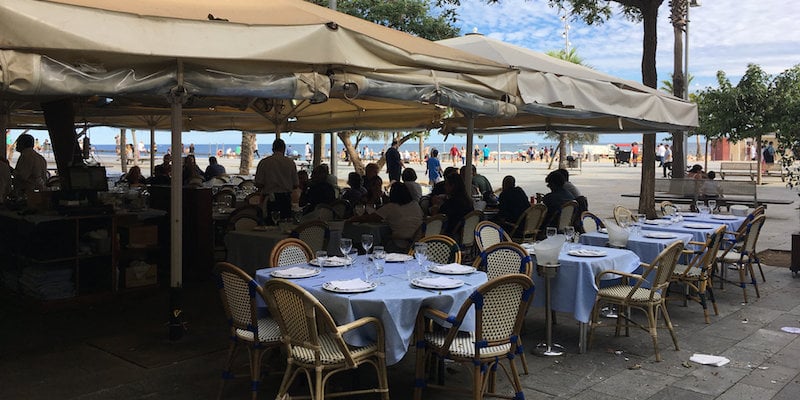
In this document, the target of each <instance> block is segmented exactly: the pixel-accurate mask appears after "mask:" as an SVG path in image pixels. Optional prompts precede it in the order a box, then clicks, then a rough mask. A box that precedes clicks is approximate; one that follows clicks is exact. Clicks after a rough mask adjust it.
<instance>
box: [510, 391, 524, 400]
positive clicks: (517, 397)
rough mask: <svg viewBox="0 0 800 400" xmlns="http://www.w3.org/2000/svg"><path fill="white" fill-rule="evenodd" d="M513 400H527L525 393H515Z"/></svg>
mask: <svg viewBox="0 0 800 400" xmlns="http://www.w3.org/2000/svg"><path fill="white" fill-rule="evenodd" d="M512 400H525V393H523V392H517V393H514V398H513V399H512Z"/></svg>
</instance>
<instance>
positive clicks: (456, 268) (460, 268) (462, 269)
mask: <svg viewBox="0 0 800 400" xmlns="http://www.w3.org/2000/svg"><path fill="white" fill-rule="evenodd" d="M434 268H435V271H437V272H443V273H447V274H468V273H470V272H473V271H475V268H472V267H470V266H467V265H461V264H458V263H451V264H445V265H437V266H435V267H434Z"/></svg>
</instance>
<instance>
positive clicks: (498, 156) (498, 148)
mask: <svg viewBox="0 0 800 400" xmlns="http://www.w3.org/2000/svg"><path fill="white" fill-rule="evenodd" d="M500 150H501V149H500V135H497V172H500Z"/></svg>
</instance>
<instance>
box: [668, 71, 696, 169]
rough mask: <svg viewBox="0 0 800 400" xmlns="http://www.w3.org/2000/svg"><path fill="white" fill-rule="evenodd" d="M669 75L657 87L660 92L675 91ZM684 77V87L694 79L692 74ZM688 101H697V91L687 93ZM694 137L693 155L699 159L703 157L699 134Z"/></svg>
mask: <svg viewBox="0 0 800 400" xmlns="http://www.w3.org/2000/svg"><path fill="white" fill-rule="evenodd" d="M669 77H670V79H669V80H667V79H664V80H662V81H661V87H660V88H658V90H660V91H662V92H665V93H669V94H673V93H675V90H674V89H673V85H672V82H673V81H674V80H675V79H674V77H673V76H672V74H669ZM686 78H687V79H686V87H690V86H691V85H692V81H693V80H694V75H692V74H687V75H686ZM689 101H690V102H692V103H695V104H696V103H697V93H689ZM691 133H692V132H690V134H691ZM694 137H695V139H697V149H696V151H695V157H696V158H697V159H698V160H699V159H700V158H701V157H703V150H702V148H701V147H700V135H699V134H695V135H694Z"/></svg>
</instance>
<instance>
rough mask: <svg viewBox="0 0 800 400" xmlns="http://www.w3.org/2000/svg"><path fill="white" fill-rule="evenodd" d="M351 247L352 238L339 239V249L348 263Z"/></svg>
mask: <svg viewBox="0 0 800 400" xmlns="http://www.w3.org/2000/svg"><path fill="white" fill-rule="evenodd" d="M352 249H353V240H352V239H348V238H341V239H339V250H341V251H342V255H343V256H344V257H345V258H346V259H347V261H348V264H349V263H350V250H352Z"/></svg>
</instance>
